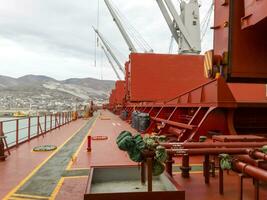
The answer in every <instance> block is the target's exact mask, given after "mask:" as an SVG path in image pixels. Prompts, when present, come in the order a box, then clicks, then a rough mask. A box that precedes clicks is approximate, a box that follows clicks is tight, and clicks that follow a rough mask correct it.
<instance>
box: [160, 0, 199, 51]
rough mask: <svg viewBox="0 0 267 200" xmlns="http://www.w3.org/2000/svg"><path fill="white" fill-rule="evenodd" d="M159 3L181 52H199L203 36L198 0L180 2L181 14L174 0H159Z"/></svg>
mask: <svg viewBox="0 0 267 200" xmlns="http://www.w3.org/2000/svg"><path fill="white" fill-rule="evenodd" d="M164 2H165V3H164ZM157 3H158V6H159V8H160V10H161V12H162V14H163V16H164V18H165V20H166V22H167V24H168V26H169V28H170V30H171V32H172V35H173V37H174V38H175V40H176V42H177V44H178V46H179V53H184V54H188V53H189V54H199V53H200V52H201V39H200V38H201V36H200V20H199V4H198V1H197V0H190V1H189V3H185V2H184V1H183V2H182V3H181V4H180V9H181V15H179V14H178V12H177V11H176V9H175V6H174V5H173V3H172V0H157ZM172 18H173V20H172Z"/></svg>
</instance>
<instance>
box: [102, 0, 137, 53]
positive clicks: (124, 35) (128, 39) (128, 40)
mask: <svg viewBox="0 0 267 200" xmlns="http://www.w3.org/2000/svg"><path fill="white" fill-rule="evenodd" d="M104 1H105V4H106V5H107V7H108V10H109V12H110V14H111V15H112V17H113V20H114V22H115V23H116V24H117V26H118V28H119V30H120V32H121V34H122V37H123V38H124V40H125V42H126V43H127V45H128V48H129V50H130V51H131V52H132V53H135V52H137V50H136V48H135V46H134V44H133V42H132V40H131V38H130V36H129V35H128V33H127V32H126V30H125V29H124V27H123V25H122V22H121V20H120V19H119V17H118V16H117V15H116V13H115V11H114V10H113V7H112V5H111V4H110V2H109V0H104Z"/></svg>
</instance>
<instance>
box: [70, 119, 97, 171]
mask: <svg viewBox="0 0 267 200" xmlns="http://www.w3.org/2000/svg"><path fill="white" fill-rule="evenodd" d="M98 117H99V116H97V117H96V119H95V121H94V122H93V124H92V126H91V128H90V129H89V131H88V133H87V135H86V137H85V138H84V139H83V141H82V143H81V144H80V146H79V147H78V149H77V150H76V152H75V153H74V154H73V155H72V158H74V159H72V160H70V162H69V164H68V165H67V168H66V170H69V169H70V168H71V167H72V165H73V163H74V161H75V160H76V159H77V157H78V154H79V152H80V151H81V149H82V147H83V145H84V143H85V142H86V140H87V137H88V136H89V135H91V133H92V130H93V128H94V126H95V124H96V121H97V119H98Z"/></svg>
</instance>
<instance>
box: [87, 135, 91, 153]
mask: <svg viewBox="0 0 267 200" xmlns="http://www.w3.org/2000/svg"><path fill="white" fill-rule="evenodd" d="M91 150H92V148H91V136H90V135H89V136H88V137H87V151H88V152H91Z"/></svg>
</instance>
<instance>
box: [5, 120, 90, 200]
mask: <svg viewBox="0 0 267 200" xmlns="http://www.w3.org/2000/svg"><path fill="white" fill-rule="evenodd" d="M84 124H85V121H84V120H78V121H75V122H72V123H71V124H68V125H65V126H62V127H61V128H59V129H56V130H54V131H52V132H50V133H47V134H46V135H44V137H42V136H40V137H38V138H36V139H33V140H31V141H30V142H28V143H24V144H22V145H20V146H19V147H18V148H14V149H12V150H11V155H10V156H8V157H7V159H6V161H5V162H0V172H1V179H0V199H3V198H4V197H5V195H6V194H7V193H8V192H11V190H12V189H14V188H15V187H16V186H18V185H19V184H20V183H21V182H22V181H23V179H25V178H26V177H27V176H28V175H30V174H31V173H32V172H33V170H34V169H35V168H36V167H38V165H40V164H41V163H42V162H44V161H45V160H46V159H47V158H48V157H49V156H50V155H51V154H52V153H53V152H40V153H36V152H32V149H33V148H34V147H35V146H38V145H44V144H53V145H56V146H58V147H59V146H60V145H62V144H63V143H64V142H65V141H66V140H67V139H68V138H70V137H71V136H72V135H74V134H75V132H77V131H78V130H79V128H81V127H82V126H83V125H84Z"/></svg>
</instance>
